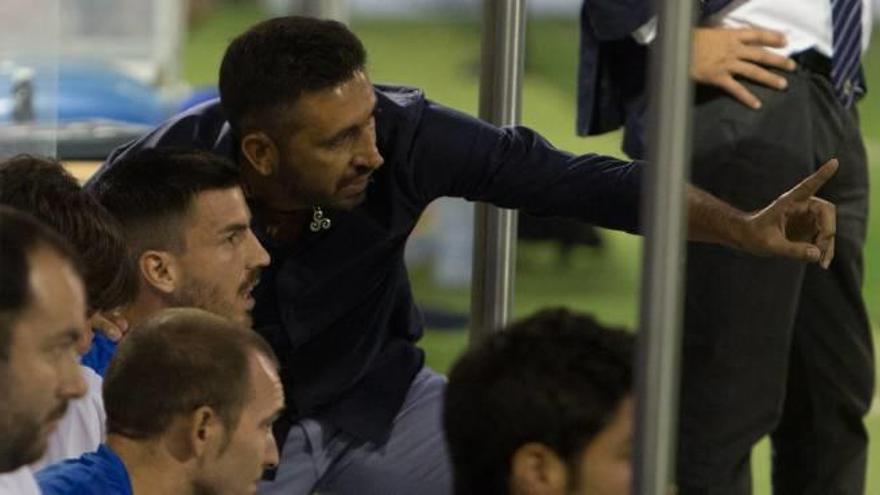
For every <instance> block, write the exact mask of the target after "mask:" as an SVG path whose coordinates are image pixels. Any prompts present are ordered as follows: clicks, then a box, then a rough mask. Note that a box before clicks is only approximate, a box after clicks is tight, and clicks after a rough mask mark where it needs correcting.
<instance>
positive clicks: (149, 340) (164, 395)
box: [103, 308, 277, 440]
mask: <svg viewBox="0 0 880 495" xmlns="http://www.w3.org/2000/svg"><path fill="white" fill-rule="evenodd" d="M254 352H257V353H260V354H262V355H264V356H266V357H267V358H269V360H270V361H272V362H277V361H275V357H274V354H273V353H272V350H271V349H270V348H269V347H268V345H267V344H266V343H265V341H263V340H262V338H260V336H259V335H258V334H257V333H256V332H253V331H250V330H247V329H245V328H243V327H240V326H239V325H236V324H235V323H232V322H231V321H229V320H227V319H225V318H222V317H220V316H217V315H214V314H212V313H208V312H207V311H202V310H199V309H193V308H176V309H167V310H163V311H160V312H158V313H156V314H155V315H153V316H152V317H151V318H149V319H147V320H146V321H144V322H143V323H142V324H141V325H139V326H136V327H135V328H133V329H132V330H131V331H130V332H129V334H128V335H127V336H126V338H125V339H123V340H122V342H121V343H120V345H119V347H118V348H117V351H116V354H115V355H114V357H113V361H112V362H111V363H110V367H109V369H108V370H107V374H106V376H105V378H104V388H103V393H104V406H105V409H106V411H107V432H108V434H115V435H120V436H123V437H126V438H130V439H135V440H149V439H156V438H158V437H160V436H161V435H162V434H163V433H165V432H166V431H167V430H168V428H169V426H170V425H171V423H172V421H173V420H174V419H175V418H177V417H182V416H186V415H188V414H191V413H192V412H194V411H195V410H196V409H198V408H200V407H203V406H208V407H211V408H212V409H213V410H214V411H215V412H216V413H217V415H218V416H219V417H220V419H221V420H222V421H223V424H224V426H225V427H226V429H227V431H233V430H234V429H235V426H236V425H237V423H238V418H239V416H240V414H241V410H242V407H243V406H244V403H245V401H246V400H247V398H248V396H247V394H248V390H249V381H248V380H249V379H248V376H249V375H248V363H249V359H250V356H251V355H252V354H253V353H254Z"/></svg>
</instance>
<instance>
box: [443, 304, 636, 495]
mask: <svg viewBox="0 0 880 495" xmlns="http://www.w3.org/2000/svg"><path fill="white" fill-rule="evenodd" d="M633 359H634V338H633V335H632V334H629V333H627V332H625V331H622V330H613V329H609V328H606V327H603V326H602V325H600V324H598V323H596V322H595V321H594V320H593V319H592V318H591V317H589V316H586V315H581V314H577V313H572V312H569V311H567V310H564V309H554V310H545V311H542V312H540V313H538V314H536V315H534V316H532V317H530V318H527V319H524V320H521V321H519V322H516V323H514V324H512V325H510V327H509V328H507V329H506V330H505V331H502V332H499V333H496V334H493V335H491V336H489V337H487V339H486V340H485V341H484V342H482V343H480V344H479V345H477V346H476V347H474V348H472V349H470V350H469V351H467V352H466V353H465V355H464V356H462V357H461V358H460V359H459V360H458V362H457V363H456V364H455V366H453V368H452V371H451V372H450V374H449V384H448V385H447V387H446V403H445V405H444V418H443V423H444V426H445V429H446V439H447V441H448V443H449V450H450V454H451V458H452V465H453V473H454V478H455V493H456V495H471V494H473V495H477V494H480V495H502V494H503V495H507V494H511V495H557V494H558V495H567V494H577V495H626V494H628V493H630V482H631V460H630V456H631V444H632V431H633V397H632V369H633Z"/></svg>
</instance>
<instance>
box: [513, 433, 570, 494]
mask: <svg viewBox="0 0 880 495" xmlns="http://www.w3.org/2000/svg"><path fill="white" fill-rule="evenodd" d="M567 486H568V468H567V467H566V464H565V462H564V461H563V460H562V459H561V458H560V457H559V455H558V454H557V453H556V452H555V451H554V450H553V449H551V448H550V447H548V446H546V445H544V444H542V443H538V442H530V443H527V444H525V445H522V446H520V447H519V448H518V449H516V452H514V453H513V457H512V458H511V459H510V493H512V494H514V495H561V494H564V493H566V490H567Z"/></svg>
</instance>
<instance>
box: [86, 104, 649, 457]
mask: <svg viewBox="0 0 880 495" xmlns="http://www.w3.org/2000/svg"><path fill="white" fill-rule="evenodd" d="M377 97H378V104H377V105H378V107H377V115H376V129H377V130H376V133H377V146H378V149H379V151H380V152H381V154H382V156H383V157H384V158H385V164H384V165H383V166H382V167H381V168H380V169H379V170H378V171H376V172H375V173H374V176H373V178H374V180H373V182H371V184H370V185H369V188H368V190H367V197H366V200H365V201H364V203H362V204H361V205H359V206H358V207H357V208H355V209H354V210H352V211H335V210H329V211H326V216H327V217H329V218H330V219H331V221H332V227H331V228H330V229H329V230H326V231H321V232H318V233H313V232H308V233H307V234H306V235H305V236H304V237H303V238H301V239H300V240H299V241H297V243H296V244H295V245H292V246H280V245H276V244H274V243H273V242H272V241H271V239H269V238H268V236H266V235H265V234H264V232H263V229H262V227H261V226H260V222H259V220H260V219H259V218H255V231H256V233H257V235H258V237H260V240H261V241H262V242H263V243H264V245H265V246H266V248H267V250H268V251H269V252H270V254H271V255H272V262H271V264H270V266H269V267H268V268H267V270H266V271H265V272H264V275H263V276H262V278H261V282H260V285H259V286H258V287H257V289H256V292H255V297H256V299H257V306H256V307H255V310H254V323H255V328H257V330H258V331H260V332H261V333H262V334H263V335H264V336H266V337H267V339H268V340H269V341H270V343H271V344H272V346H273V347H274V349H275V351H276V352H277V353H278V355H279V357H280V359H281V361H282V381H283V382H284V385H285V392H286V394H287V399H288V407H289V410H290V411H291V413H292V414H291V415H290V417H291V418H293V419H295V418H296V417H302V416H305V415H310V416H317V417H320V418H321V419H324V420H328V421H330V422H331V423H332V424H334V425H335V426H338V427H339V428H341V429H343V430H344V431H346V432H348V433H351V434H353V435H355V436H357V437H358V438H361V439H365V440H372V441H383V440H384V439H385V438H386V437H387V434H388V432H389V431H390V427H391V423H392V421H393V419H394V417H395V415H396V413H397V411H398V410H399V408H400V406H401V404H402V403H403V400H404V398H405V395H406V392H407V390H408V387H409V385H410V382H411V380H412V378H413V377H414V376H415V374H416V373H417V372H418V371H419V370H420V369H421V368H422V366H423V363H424V356H423V352H422V351H421V350H420V349H419V348H418V347H416V341H417V340H418V339H419V338H420V337H421V335H422V319H421V315H420V314H419V312H418V310H417V309H416V306H415V304H414V301H413V295H412V291H411V289H410V283H409V277H408V275H407V271H406V267H405V266H404V261H403V251H404V246H405V245H406V240H407V238H408V237H409V234H410V232H411V231H412V229H413V227H414V226H415V224H416V221H417V220H418V219H419V216H420V215H421V213H422V211H424V209H425V207H426V206H427V205H428V204H429V203H430V202H431V201H433V200H434V199H436V198H438V197H440V196H458V197H464V198H467V199H471V200H480V201H486V202H490V203H494V204H496V205H498V206H502V207H511V208H524V209H526V210H528V211H530V212H532V213H535V214H538V215H544V216H553V215H561V216H568V217H574V218H579V219H582V220H584V221H587V222H590V223H593V224H596V225H601V226H606V227H610V228H615V229H624V230H630V231H634V230H636V229H637V221H638V203H639V192H640V178H641V171H642V165H641V164H640V163H638V162H624V161H620V160H617V159H614V158H610V157H605V156H599V155H585V156H574V155H571V154H569V153H566V152H562V151H559V150H557V149H555V148H554V147H552V146H551V145H550V144H549V143H547V142H546V141H545V140H544V139H543V138H541V137H540V136H539V135H538V134H536V133H535V132H533V131H531V130H529V129H526V128H523V127H517V128H506V129H498V128H496V127H494V126H491V125H488V124H485V123H483V122H481V121H479V120H477V119H474V118H472V117H469V116H467V115H464V114H462V113H459V112H457V111H454V110H451V109H448V108H445V107H442V106H440V105H437V104H435V103H433V102H431V101H428V100H426V99H425V97H424V95H423V94H422V92H421V91H419V90H415V89H409V88H397V87H377ZM232 142H233V141H232V136H231V135H230V131H229V126H228V125H227V124H226V123H225V119H224V117H223V112H222V109H221V108H220V105H219V103H218V101H217V100H213V101H210V102H207V103H205V104H203V105H201V106H199V107H196V108H194V109H192V110H190V111H188V112H186V113H184V114H181V115H179V116H177V117H175V118H173V119H172V120H171V121H169V122H167V123H165V124H163V125H162V126H160V127H159V128H158V129H156V130H155V131H153V132H152V133H150V134H149V135H147V136H145V137H143V138H141V139H140V140H138V141H137V142H134V143H131V144H129V145H126V146H125V147H123V148H121V149H118V150H116V151H115V152H114V153H113V154H112V155H111V157H110V158H109V159H108V162H107V163H106V164H105V165H104V166H103V167H102V170H99V171H98V172H97V174H96V175H95V177H94V178H93V179H92V181H91V182H90V184H91V183H94V182H95V181H100V180H101V174H102V172H103V170H106V169H107V168H108V167H113V166H115V164H116V163H118V160H119V159H120V158H122V157H124V156H125V155H126V154H128V153H130V152H131V151H132V150H136V149H140V148H146V147H155V146H169V145H174V146H181V145H194V146H197V147H200V148H205V149H213V150H216V151H217V152H219V153H222V154H224V155H226V156H229V157H232V158H233V159H234V158H236V153H234V152H233V145H232ZM87 187H88V186H87ZM276 432H277V431H276Z"/></svg>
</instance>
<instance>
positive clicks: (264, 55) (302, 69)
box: [220, 16, 367, 133]
mask: <svg viewBox="0 0 880 495" xmlns="http://www.w3.org/2000/svg"><path fill="white" fill-rule="evenodd" d="M366 59H367V53H366V51H365V50H364V46H363V44H361V42H360V40H359V39H358V38H357V36H355V35H354V33H352V32H351V31H350V30H349V29H348V27H346V26H345V25H344V24H342V23H340V22H336V21H330V20H321V19H313V18H309V17H299V16H290V17H279V18H276V19H270V20H267V21H263V22H261V23H259V24H257V25H255V26H253V27H252V28H250V29H248V30H247V31H246V32H245V33H244V34H241V35H239V36H238V37H237V38H235V39H234V40H233V41H232V43H231V44H230V45H229V47H228V48H227V49H226V54H225V55H224V56H223V62H222V63H221V64H220V101H221V103H222V105H223V110H224V112H225V113H226V118H227V119H228V120H229V123H230V125H231V126H232V128H233V129H234V130H235V131H237V132H239V133H241V132H243V131H246V130H248V129H250V128H252V127H256V122H259V123H260V124H261V125H264V126H265V124H266V123H267V122H268V125H269V129H265V128H263V130H270V131H271V130H273V127H274V126H278V125H285V124H288V123H287V122H283V121H281V120H280V119H279V118H278V117H279V115H278V113H276V112H275V111H276V110H278V109H283V108H286V107H289V106H291V105H293V104H295V103H296V100H297V98H299V97H300V96H301V95H302V94H303V93H306V92H312V91H319V90H322V89H326V88H331V87H333V86H336V85H338V84H340V83H342V82H345V81H347V80H348V79H350V78H351V77H352V76H353V75H354V73H355V72H356V71H358V70H362V69H363V68H364V66H365V64H366Z"/></svg>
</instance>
